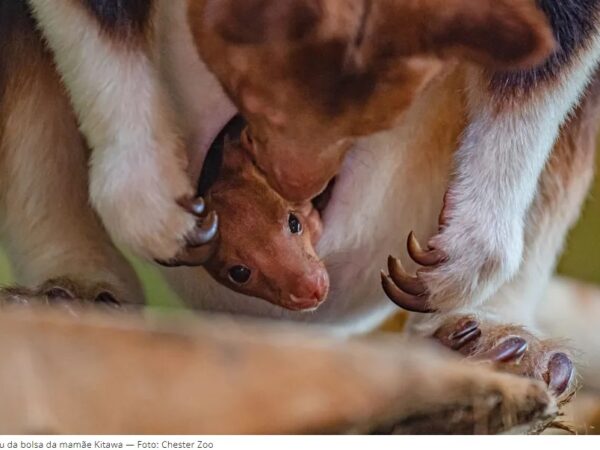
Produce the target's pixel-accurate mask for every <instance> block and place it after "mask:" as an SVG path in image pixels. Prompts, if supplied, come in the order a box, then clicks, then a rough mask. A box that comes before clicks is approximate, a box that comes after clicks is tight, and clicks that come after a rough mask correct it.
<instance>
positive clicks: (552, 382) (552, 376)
mask: <svg viewBox="0 0 600 450" xmlns="http://www.w3.org/2000/svg"><path fill="white" fill-rule="evenodd" d="M572 376H573V362H572V361H571V359H570V358H569V357H568V356H567V355H566V354H564V353H557V354H556V355H554V356H553V357H552V358H551V359H550V361H549V362H548V373H547V375H546V377H545V378H546V383H547V384H548V388H549V389H550V390H551V391H552V392H553V393H554V394H556V395H561V394H562V393H564V392H565V390H566V389H567V388H568V387H569V383H570V382H571V378H572Z"/></svg>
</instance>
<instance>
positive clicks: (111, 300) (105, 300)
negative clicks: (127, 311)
mask: <svg viewBox="0 0 600 450" xmlns="http://www.w3.org/2000/svg"><path fill="white" fill-rule="evenodd" d="M94 301H95V302H96V303H102V304H105V305H109V306H113V307H120V306H121V302H119V301H118V300H117V299H116V298H115V297H114V295H112V294H111V293H110V292H106V291H103V292H100V293H99V294H98V295H97V296H96V298H95V299H94Z"/></svg>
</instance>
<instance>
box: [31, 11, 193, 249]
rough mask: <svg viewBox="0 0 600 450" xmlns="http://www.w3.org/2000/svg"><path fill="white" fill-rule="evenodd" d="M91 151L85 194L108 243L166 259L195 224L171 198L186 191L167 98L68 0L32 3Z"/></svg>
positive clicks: (152, 76)
mask: <svg viewBox="0 0 600 450" xmlns="http://www.w3.org/2000/svg"><path fill="white" fill-rule="evenodd" d="M29 3H30V5H31V7H32V10H33V12H34V15H35V17H36V19H37V21H38V23H39V25H40V28H41V29H42V31H43V33H44V36H45V38H46V39H47V41H48V43H49V45H50V47H51V48H52V50H53V52H54V56H55V60H56V63H57V66H58V68H59V71H60V73H61V75H62V77H63V81H64V82H65V85H66V86H67V89H68V91H69V93H70V96H71V100H72V103H73V105H74V108H75V110H76V112H77V115H78V117H79V120H80V126H81V130H82V132H83V134H84V135H85V136H86V138H87V140H88V142H89V144H90V146H91V147H92V148H93V149H94V152H93V155H92V159H91V172H90V194H91V200H92V203H93V204H94V206H95V207H96V209H97V210H98V212H99V214H100V216H101V218H102V220H103V222H104V224H105V226H106V227H107V229H108V231H109V232H110V233H111V235H112V236H113V238H115V239H116V240H117V241H118V242H122V243H126V244H127V245H129V246H131V247H132V248H133V249H134V250H135V251H137V252H138V253H140V254H142V255H145V256H148V257H153V258H159V259H168V258H171V257H173V256H175V254H176V253H177V251H178V250H179V249H180V247H181V246H182V245H183V241H184V237H185V235H187V234H188V232H189V231H190V230H192V229H193V228H194V226H195V220H194V217H193V216H191V215H189V214H187V213H186V212H184V211H183V210H182V209H181V208H180V207H179V206H178V205H177V204H176V202H175V201H176V199H177V198H180V197H182V196H184V195H190V194H192V193H193V190H192V189H191V186H190V182H189V180H188V178H187V175H186V172H185V164H184V163H185V161H184V160H183V158H182V157H183V147H182V144H181V142H180V140H179V138H178V136H177V132H176V130H175V127H174V126H173V121H172V118H171V117H170V116H171V113H170V111H169V108H168V101H167V96H166V95H165V93H164V92H163V88H162V85H161V83H160V82H159V79H158V75H157V73H156V70H155V68H154V65H153V63H152V61H151V60H150V59H149V56H148V55H145V54H144V53H143V52H142V51H140V50H137V49H132V48H127V46H126V45H125V46H119V45H115V43H114V42H111V41H110V40H109V39H108V38H107V36H105V35H103V34H102V33H103V32H102V30H101V29H100V27H99V24H98V23H97V22H96V21H95V20H94V19H93V17H92V16H91V15H90V14H89V13H88V12H87V11H85V10H84V9H83V6H82V5H78V4H77V3H76V2H73V1H72V0H31V1H30V2H29Z"/></svg>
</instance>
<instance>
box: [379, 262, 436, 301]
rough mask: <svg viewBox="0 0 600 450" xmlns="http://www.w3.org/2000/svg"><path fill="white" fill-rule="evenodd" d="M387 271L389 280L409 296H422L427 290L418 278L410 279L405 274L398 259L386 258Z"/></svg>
mask: <svg viewBox="0 0 600 450" xmlns="http://www.w3.org/2000/svg"><path fill="white" fill-rule="evenodd" d="M388 270H389V273H390V278H391V279H392V280H393V281H394V283H395V284H396V286H397V287H399V288H400V289H402V290H403V291H404V292H406V293H408V294H411V295H417V296H420V295H423V294H425V291H426V290H427V288H426V287H425V284H424V283H423V282H422V281H421V280H420V279H419V278H418V277H411V276H410V275H408V274H407V273H406V271H405V270H404V267H402V263H401V262H400V260H399V259H397V258H394V257H393V256H391V255H390V256H388Z"/></svg>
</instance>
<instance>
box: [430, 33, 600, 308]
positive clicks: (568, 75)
mask: <svg viewBox="0 0 600 450" xmlns="http://www.w3.org/2000/svg"><path fill="white" fill-rule="evenodd" d="M578 56H579V57H577V58H576V59H575V61H574V62H573V63H572V64H571V65H570V66H569V67H565V68H564V72H563V73H562V76H561V78H560V79H559V80H558V81H557V82H555V83H553V84H552V88H551V89H548V88H545V87H544V86H540V87H538V88H537V91H535V92H533V93H532V97H531V99H530V100H529V101H525V100H523V99H520V100H518V101H517V102H515V105H511V106H508V105H506V104H505V105H501V106H500V108H499V107H498V105H497V102H496V101H494V100H493V99H491V97H490V88H489V87H488V86H486V80H487V77H486V76H482V74H481V71H480V70H479V69H473V70H472V71H471V72H470V74H469V78H468V81H467V86H469V88H468V89H469V90H468V93H467V99H468V117H469V125H468V126H467V128H466V130H465V133H464V137H463V141H462V144H461V146H460V147H459V149H458V151H457V154H456V169H455V171H456V173H455V178H454V180H453V182H452V184H451V186H450V193H451V194H450V197H449V202H450V208H449V213H450V214H449V218H448V225H447V226H446V227H445V228H444V230H443V231H442V233H441V234H440V235H438V236H435V237H434V239H433V240H432V244H433V246H434V247H436V248H439V249H442V250H443V251H444V252H445V253H446V254H447V255H448V257H449V258H448V261H447V262H445V263H443V264H442V265H441V266H439V267H438V268H436V269H435V270H433V271H431V272H428V273H427V274H425V275H424V278H425V280H426V283H427V288H428V291H429V293H430V302H431V304H432V305H433V306H434V307H436V308H437V309H440V310H445V311H448V310H453V309H455V308H456V307H458V306H461V305H468V306H476V305H480V304H482V303H483V302H485V301H486V300H487V299H489V298H490V297H491V296H492V295H493V294H494V293H495V292H496V291H497V290H498V289H499V288H500V286H501V285H502V284H503V283H505V282H506V281H508V280H509V279H510V278H511V277H512V276H514V275H515V273H516V272H517V270H518V269H519V266H520V265H521V261H522V255H523V238H524V221H525V217H526V214H527V210H528V209H529V206H530V205H531V202H532V200H533V198H534V195H535V193H536V189H537V186H538V180H539V178H540V174H541V173H542V170H543V169H544V166H545V164H546V161H547V158H548V155H549V154H550V152H551V150H552V148H553V146H554V143H555V141H556V139H557V137H558V133H559V129H560V127H561V125H562V124H563V123H564V121H565V119H566V118H567V116H568V114H569V113H570V112H571V111H572V110H573V108H574V107H576V106H577V104H578V102H579V99H580V96H581V94H582V92H583V91H584V90H585V88H586V86H587V83H588V81H589V79H590V77H591V75H592V73H593V71H594V70H595V68H596V65H597V62H598V58H599V57H600V39H596V40H594V41H593V42H592V43H591V44H590V46H589V48H588V49H586V50H584V51H582V52H581V54H580V55H578Z"/></svg>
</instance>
